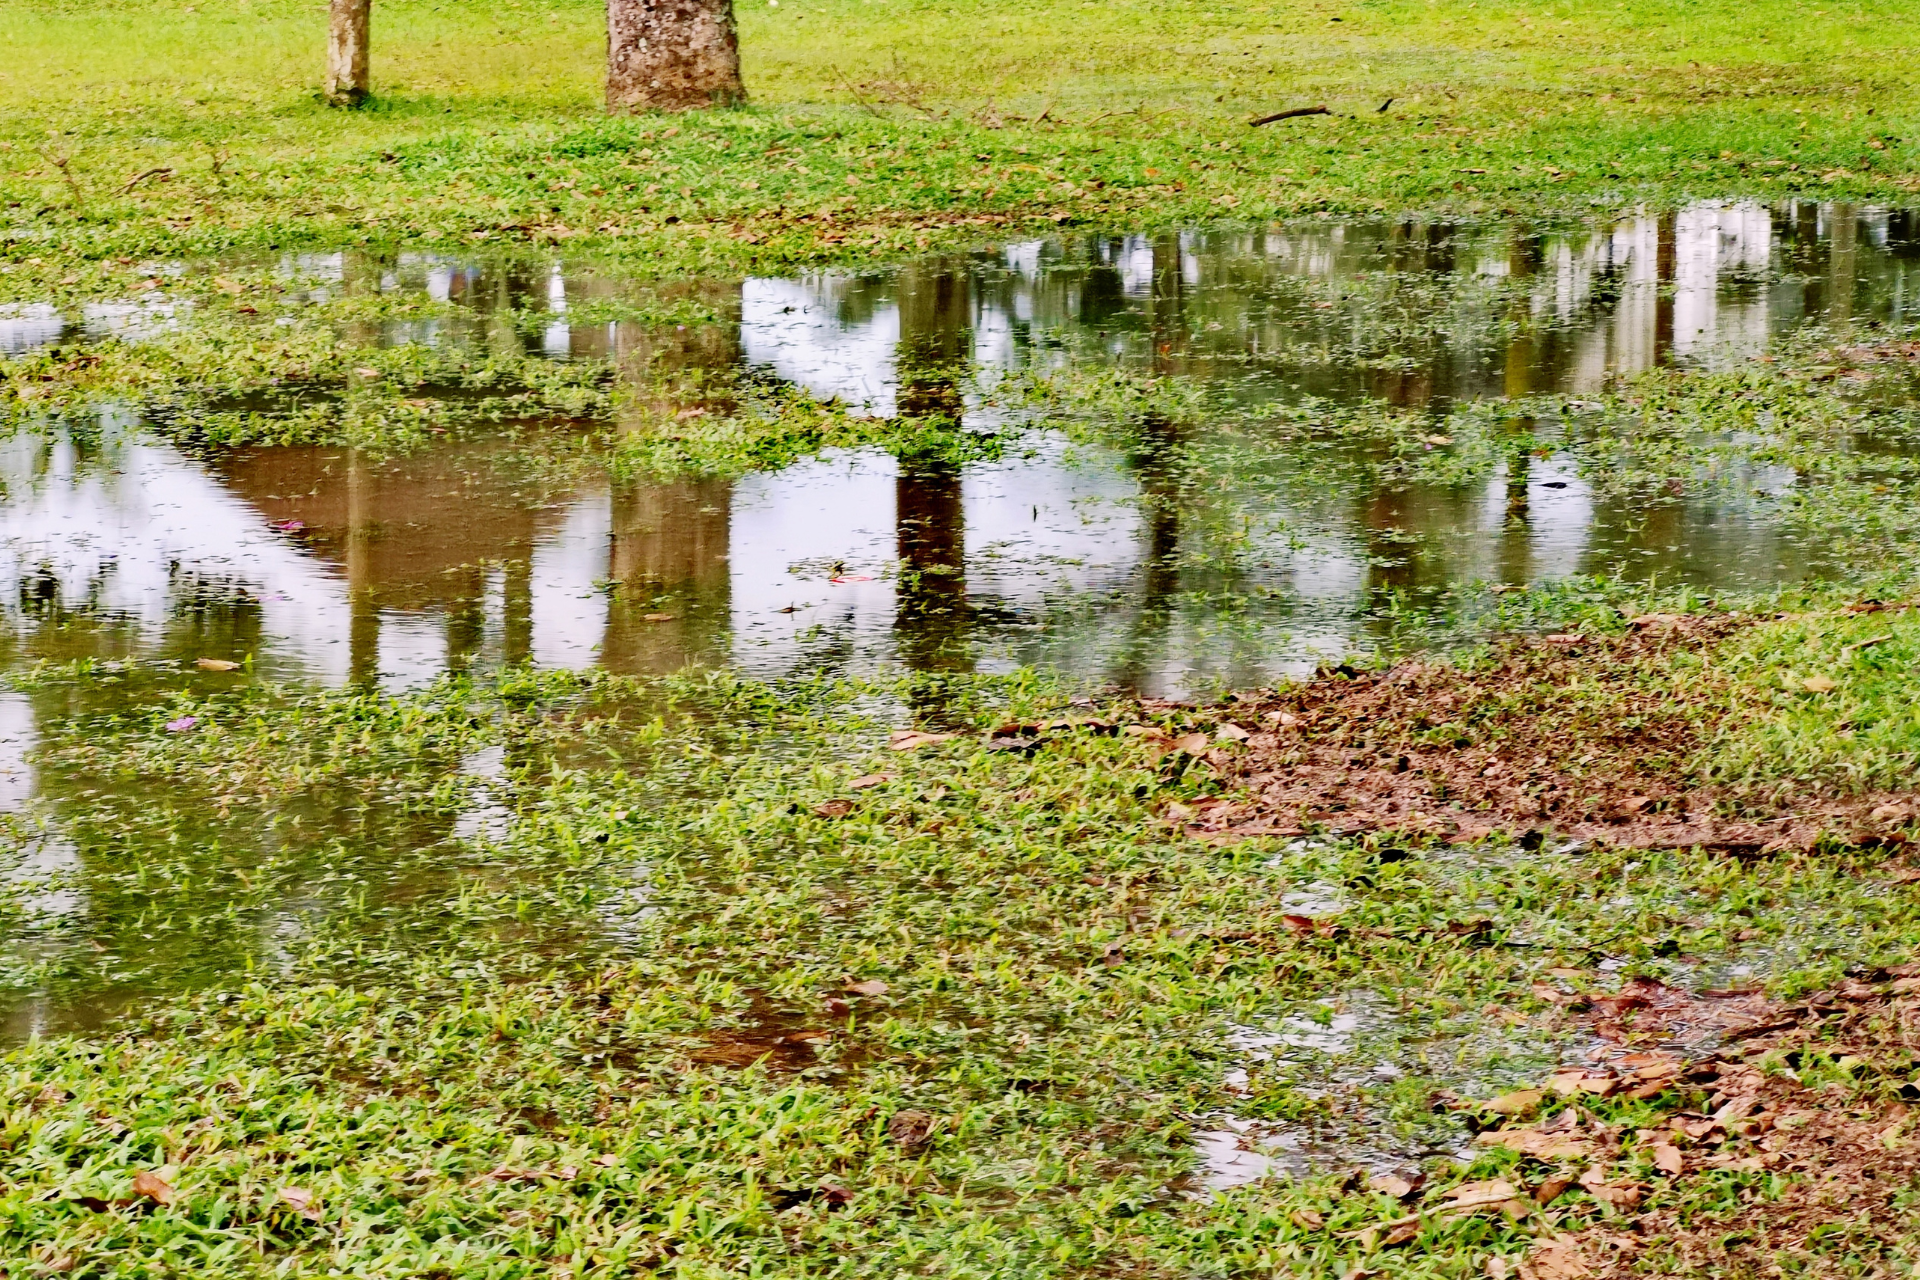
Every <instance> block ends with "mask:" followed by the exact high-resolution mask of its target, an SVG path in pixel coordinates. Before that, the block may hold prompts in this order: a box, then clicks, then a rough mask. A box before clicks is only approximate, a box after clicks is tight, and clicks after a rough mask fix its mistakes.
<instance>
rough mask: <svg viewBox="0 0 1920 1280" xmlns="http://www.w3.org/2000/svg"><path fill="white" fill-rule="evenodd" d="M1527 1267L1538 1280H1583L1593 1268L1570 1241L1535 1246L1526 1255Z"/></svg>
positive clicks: (1550, 1242) (1590, 1273) (1556, 1241)
mask: <svg viewBox="0 0 1920 1280" xmlns="http://www.w3.org/2000/svg"><path fill="white" fill-rule="evenodd" d="M1526 1265H1527V1267H1528V1269H1529V1270H1531V1271H1532V1272H1533V1274H1534V1275H1535V1276H1537V1277H1538V1278H1539V1280H1585V1277H1587V1276H1590V1275H1592V1274H1593V1268H1592V1267H1590V1266H1588V1265H1587V1260H1586V1259H1585V1258H1584V1257H1582V1256H1581V1254H1580V1250H1579V1247H1578V1246H1577V1245H1575V1244H1574V1243H1573V1242H1572V1241H1571V1240H1552V1241H1546V1242H1544V1243H1541V1244H1537V1245H1535V1246H1534V1247H1533V1248H1532V1249H1531V1250H1530V1251H1528V1253H1527V1264H1526Z"/></svg>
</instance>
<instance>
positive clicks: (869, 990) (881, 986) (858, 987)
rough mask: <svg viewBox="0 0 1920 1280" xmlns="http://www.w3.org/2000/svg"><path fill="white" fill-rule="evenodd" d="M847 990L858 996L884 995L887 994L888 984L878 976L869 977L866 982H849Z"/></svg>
mask: <svg viewBox="0 0 1920 1280" xmlns="http://www.w3.org/2000/svg"><path fill="white" fill-rule="evenodd" d="M847 990H849V991H851V992H853V994H855V995H857V996H883V995H885V994H887V984H886V983H884V982H882V981H880V979H878V978H868V979H867V980H866V981H865V982H849V983H848V984H847Z"/></svg>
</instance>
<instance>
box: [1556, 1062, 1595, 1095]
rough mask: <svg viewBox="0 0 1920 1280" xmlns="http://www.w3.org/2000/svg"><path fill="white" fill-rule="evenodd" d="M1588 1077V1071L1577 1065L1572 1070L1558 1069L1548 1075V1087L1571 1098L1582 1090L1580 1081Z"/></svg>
mask: <svg viewBox="0 0 1920 1280" xmlns="http://www.w3.org/2000/svg"><path fill="white" fill-rule="evenodd" d="M1586 1078H1587V1073H1586V1072H1585V1071H1582V1070H1580V1069H1579V1068H1577V1067H1576V1068H1575V1069H1574V1070H1572V1071H1556V1072H1554V1073H1553V1074H1552V1075H1551V1076H1548V1077H1547V1088H1549V1089H1551V1090H1552V1091H1553V1092H1555V1093H1557V1094H1559V1095H1560V1096H1561V1097H1563V1098H1571V1097H1572V1096H1573V1095H1574V1094H1576V1093H1579V1092H1580V1082H1581V1081H1582V1080H1585V1079H1586Z"/></svg>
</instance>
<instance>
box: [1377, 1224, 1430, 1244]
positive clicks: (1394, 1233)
mask: <svg viewBox="0 0 1920 1280" xmlns="http://www.w3.org/2000/svg"><path fill="white" fill-rule="evenodd" d="M1419 1234H1420V1224H1419V1223H1417V1222H1403V1223H1401V1224H1400V1225H1399V1226H1397V1227H1395V1228H1394V1229H1393V1230H1391V1231H1389V1232H1387V1234H1386V1235H1385V1237H1383V1238H1382V1239H1381V1241H1380V1244H1381V1246H1382V1247H1383V1248H1389V1249H1390V1248H1392V1247H1393V1246H1394V1245H1397V1244H1405V1243H1406V1242H1407V1241H1409V1240H1411V1239H1413V1238H1414V1237H1415V1236H1417V1235H1419Z"/></svg>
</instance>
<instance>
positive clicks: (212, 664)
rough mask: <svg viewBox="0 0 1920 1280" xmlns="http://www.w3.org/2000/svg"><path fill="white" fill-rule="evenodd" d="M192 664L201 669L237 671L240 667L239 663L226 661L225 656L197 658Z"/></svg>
mask: <svg viewBox="0 0 1920 1280" xmlns="http://www.w3.org/2000/svg"><path fill="white" fill-rule="evenodd" d="M193 665H194V666H196V667H199V668H200V669H201V670H202V671H238V670H239V669H240V664H239V663H237V662H228V661H227V660H226V659H225V658H198V659H196V660H195V661H194V664H193Z"/></svg>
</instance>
